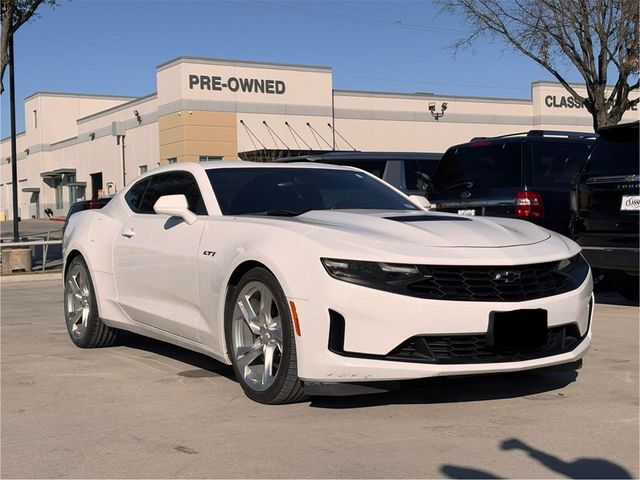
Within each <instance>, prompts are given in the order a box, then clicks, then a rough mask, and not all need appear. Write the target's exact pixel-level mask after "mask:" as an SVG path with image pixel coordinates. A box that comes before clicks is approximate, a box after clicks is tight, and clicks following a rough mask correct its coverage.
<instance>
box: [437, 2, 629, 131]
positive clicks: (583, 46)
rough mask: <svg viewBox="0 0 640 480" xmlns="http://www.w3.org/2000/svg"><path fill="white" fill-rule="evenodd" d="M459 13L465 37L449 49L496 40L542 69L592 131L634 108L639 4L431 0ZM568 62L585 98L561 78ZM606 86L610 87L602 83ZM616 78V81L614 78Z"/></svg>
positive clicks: (610, 122)
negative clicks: (467, 28)
mask: <svg viewBox="0 0 640 480" xmlns="http://www.w3.org/2000/svg"><path fill="white" fill-rule="evenodd" d="M435 1H436V2H437V3H438V4H439V5H440V6H442V7H444V9H445V10H446V11H449V12H458V13H461V14H462V15H463V16H464V17H465V18H466V19H467V20H468V21H469V23H470V24H471V26H472V29H471V33H470V34H469V35H468V36H466V37H464V38H462V39H460V40H458V42H456V43H455V44H454V47H455V48H456V49H458V48H460V47H464V46H471V45H472V44H473V42H474V41H475V40H476V39H477V38H478V37H480V36H481V35H490V36H494V37H497V38H499V39H501V40H503V41H504V42H506V44H507V45H509V46H511V47H513V48H515V49H516V50H517V51H519V52H521V53H523V54H524V55H526V56H527V57H529V58H531V59H532V60H534V61H535V62H537V63H538V64H540V65H542V66H543V67H544V68H545V69H547V70H548V71H549V72H550V73H551V74H552V75H553V76H554V77H555V78H556V79H558V81H559V82H560V83H561V84H562V85H563V86H564V87H565V88H566V89H567V90H568V91H569V93H570V94H571V95H573V96H574V97H575V98H577V99H579V100H580V101H581V102H582V103H583V104H584V106H585V108H586V109H587V110H588V111H589V113H590V114H591V115H592V117H593V127H594V129H596V130H597V129H598V128H600V127H603V126H606V125H615V124H617V123H618V122H619V121H620V119H621V118H622V115H623V114H624V112H625V111H626V110H628V109H629V108H631V107H633V106H635V105H637V104H638V100H639V99H638V98H633V99H630V98H629V96H630V93H631V96H636V97H637V95H636V92H633V91H634V90H637V89H638V72H639V63H638V62H639V60H638V53H639V49H640V46H639V43H638V16H639V9H640V5H639V3H640V2H639V0H507V1H500V0H435ZM567 61H569V62H571V64H573V65H574V66H575V68H576V69H577V70H578V72H579V73H580V75H581V76H582V77H583V79H584V83H585V86H586V91H587V95H586V98H585V97H584V96H583V95H580V94H578V92H577V91H576V90H575V89H574V88H573V87H572V86H571V85H570V84H569V82H568V81H567V80H566V79H565V75H564V74H563V73H561V71H562V70H563V64H564V66H566V65H567V64H568V63H567ZM610 77H612V78H611V81H612V85H613V86H612V87H609V88H607V83H608V82H609V81H610V80H609V79H610ZM616 77H617V78H616Z"/></svg>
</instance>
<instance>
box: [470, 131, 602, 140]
mask: <svg viewBox="0 0 640 480" xmlns="http://www.w3.org/2000/svg"><path fill="white" fill-rule="evenodd" d="M523 136H524V137H565V138H578V139H583V140H584V139H589V138H592V139H595V138H597V137H598V134H597V133H589V132H569V131H564V130H529V131H528V132H517V133H508V134H506V135H498V136H495V137H473V138H472V139H471V140H469V142H477V141H479V140H491V139H494V138H511V137H523Z"/></svg>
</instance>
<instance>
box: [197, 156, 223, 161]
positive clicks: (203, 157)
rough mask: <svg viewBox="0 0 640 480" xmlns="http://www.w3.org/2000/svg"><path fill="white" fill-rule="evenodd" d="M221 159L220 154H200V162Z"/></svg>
mask: <svg viewBox="0 0 640 480" xmlns="http://www.w3.org/2000/svg"><path fill="white" fill-rule="evenodd" d="M219 160H222V155H200V161H201V162H217V161H219Z"/></svg>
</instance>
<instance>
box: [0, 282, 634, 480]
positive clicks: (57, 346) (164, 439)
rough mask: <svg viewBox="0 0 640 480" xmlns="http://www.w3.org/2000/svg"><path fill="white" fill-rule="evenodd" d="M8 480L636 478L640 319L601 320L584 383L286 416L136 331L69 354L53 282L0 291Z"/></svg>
mask: <svg viewBox="0 0 640 480" xmlns="http://www.w3.org/2000/svg"><path fill="white" fill-rule="evenodd" d="M1 293H2V321H1V327H0V333H1V347H2V351H1V377H2V378H1V386H2V389H1V423H2V430H1V447H2V448H1V451H0V460H1V462H0V476H1V477H2V478H18V477H21V478H43V477H45V478H57V477H64V478H123V477H127V478H159V477H162V478H176V477H179V478H194V477H224V478H247V477H259V478H309V477H313V478H320V477H323V478H326V477H331V478H335V477H339V478H389V477H394V478H399V477H409V478H439V477H444V478H496V477H505V478H507V477H509V478H511V477H518V478H638V475H639V466H638V461H639V459H638V451H639V432H638V407H639V402H638V400H639V390H638V388H639V385H638V352H639V350H638V325H639V309H638V307H637V306H634V305H628V304H625V302H622V301H621V299H620V298H619V297H617V296H616V295H615V294H612V293H604V294H601V295H600V296H599V298H598V304H597V305H596V309H595V319H594V327H593V329H594V343H593V346H592V348H591V350H590V351H589V353H588V354H587V356H586V358H585V363H584V367H583V369H582V370H579V371H578V373H577V374H576V373H573V372H571V373H564V374H552V375H546V376H539V375H531V374H508V375H490V376H482V377H467V378H450V379H445V378H441V379H428V380H420V381H412V382H408V383H406V384H405V385H404V386H403V387H402V388H401V389H399V390H397V391H395V392H391V393H386V394H376V395H369V396H359V397H345V398H328V397H317V398H313V399H312V400H311V401H307V402H303V403H299V404H294V405H283V406H265V405H260V404H257V403H254V402H252V401H250V400H248V399H247V398H246V397H245V396H244V394H243V393H242V390H241V389H240V387H239V386H238V384H237V383H236V382H235V380H234V379H233V372H232V370H231V368H229V367H227V366H224V365H222V364H220V363H218V362H216V361H215V360H212V359H209V358H208V357H205V356H202V355H199V354H195V353H191V352H188V351H186V350H183V349H181V348H178V347H174V346H171V345H167V344H164V343H162V342H157V341H154V340H149V339H145V338H143V337H139V336H136V335H132V334H128V335H124V336H122V338H121V339H120V341H119V344H118V345H117V346H115V347H111V348H105V349H94V350H82V349H79V348H76V347H75V346H74V345H73V344H72V343H71V341H70V340H69V339H68V337H67V333H66V329H65V326H64V321H63V314H62V286H61V281H60V280H39V281H33V280H29V281H20V282H14V281H11V280H8V279H6V278H3V279H2V288H1Z"/></svg>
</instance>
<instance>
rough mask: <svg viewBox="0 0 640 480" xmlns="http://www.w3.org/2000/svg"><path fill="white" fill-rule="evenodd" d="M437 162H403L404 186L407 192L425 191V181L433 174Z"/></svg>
mask: <svg viewBox="0 0 640 480" xmlns="http://www.w3.org/2000/svg"><path fill="white" fill-rule="evenodd" d="M437 164H438V160H405V161H404V184H405V187H406V188H407V190H422V191H426V190H427V188H426V187H427V179H426V176H427V175H428V176H429V177H430V176H431V175H432V174H433V171H434V169H435V168H436V165H437Z"/></svg>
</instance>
